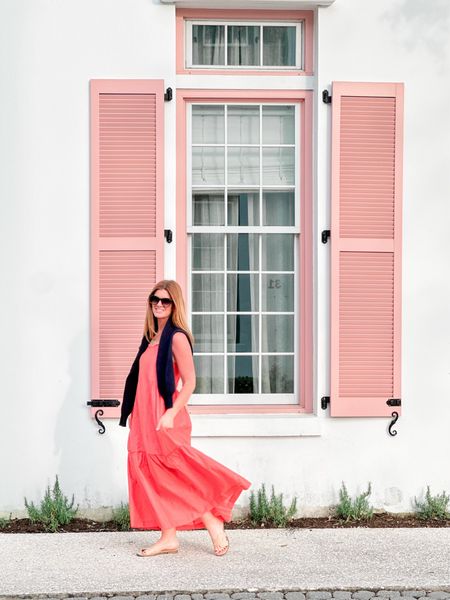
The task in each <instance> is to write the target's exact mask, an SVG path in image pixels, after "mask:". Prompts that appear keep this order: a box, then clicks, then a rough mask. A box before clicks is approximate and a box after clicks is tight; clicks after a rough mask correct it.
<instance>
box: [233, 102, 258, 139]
mask: <svg viewBox="0 0 450 600" xmlns="http://www.w3.org/2000/svg"><path fill="white" fill-rule="evenodd" d="M227 127H228V132H227V133H228V143H229V144H259V106H228V119H227Z"/></svg>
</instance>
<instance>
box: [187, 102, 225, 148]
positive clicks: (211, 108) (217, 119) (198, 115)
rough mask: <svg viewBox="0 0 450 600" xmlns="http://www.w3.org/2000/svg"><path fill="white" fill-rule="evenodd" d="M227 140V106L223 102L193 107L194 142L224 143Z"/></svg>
mask: <svg viewBox="0 0 450 600" xmlns="http://www.w3.org/2000/svg"><path fill="white" fill-rule="evenodd" d="M224 142H225V108H224V106H223V105H221V104H208V105H200V104H199V105H197V104H194V106H193V107H192V143H193V144H223V143H224Z"/></svg>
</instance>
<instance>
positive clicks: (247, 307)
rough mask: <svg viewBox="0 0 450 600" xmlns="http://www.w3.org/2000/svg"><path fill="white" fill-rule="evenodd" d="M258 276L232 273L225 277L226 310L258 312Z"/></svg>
mask: <svg viewBox="0 0 450 600" xmlns="http://www.w3.org/2000/svg"><path fill="white" fill-rule="evenodd" d="M258 286H259V275H250V274H249V273H242V274H241V273H232V274H229V275H227V310H229V311H245V312H248V311H250V312H253V311H256V310H259V287H258Z"/></svg>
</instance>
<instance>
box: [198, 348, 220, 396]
mask: <svg viewBox="0 0 450 600" xmlns="http://www.w3.org/2000/svg"><path fill="white" fill-rule="evenodd" d="M194 363H195V379H196V385H195V390H194V393H195V394H223V391H224V380H223V356H198V355H195V356H194Z"/></svg>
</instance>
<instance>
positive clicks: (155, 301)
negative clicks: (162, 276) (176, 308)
mask: <svg viewBox="0 0 450 600" xmlns="http://www.w3.org/2000/svg"><path fill="white" fill-rule="evenodd" d="M149 302H150V304H153V306H156V305H157V304H158V302H161V304H162V305H163V306H164V307H165V308H167V307H168V306H170V305H171V304H173V300H172V299H171V298H160V297H159V296H155V294H152V295H151V296H150V298H149Z"/></svg>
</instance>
